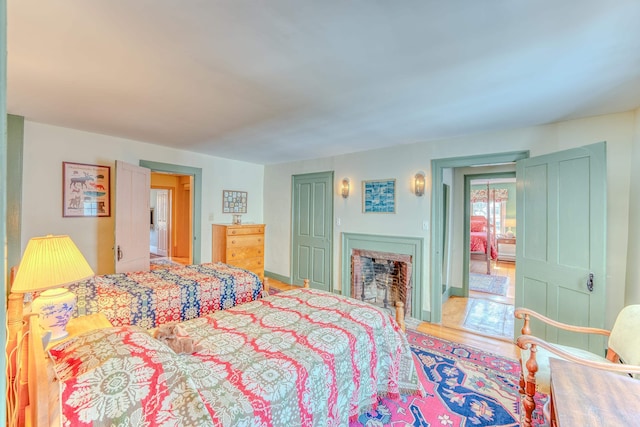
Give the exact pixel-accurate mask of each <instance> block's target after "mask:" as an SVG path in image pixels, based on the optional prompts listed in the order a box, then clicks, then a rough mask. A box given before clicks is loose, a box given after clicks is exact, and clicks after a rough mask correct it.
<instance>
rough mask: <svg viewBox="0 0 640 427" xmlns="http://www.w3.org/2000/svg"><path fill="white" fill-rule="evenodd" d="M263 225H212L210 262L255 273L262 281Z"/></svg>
mask: <svg viewBox="0 0 640 427" xmlns="http://www.w3.org/2000/svg"><path fill="white" fill-rule="evenodd" d="M264 227H265V225H264V224H242V225H232V224H213V225H212V226H211V261H212V262H224V263H227V264H229V265H233V266H236V267H240V268H244V269H246V270H249V271H252V272H254V273H256V274H257V275H258V276H259V277H260V280H264Z"/></svg>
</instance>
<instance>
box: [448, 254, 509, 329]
mask: <svg viewBox="0 0 640 427" xmlns="http://www.w3.org/2000/svg"><path fill="white" fill-rule="evenodd" d="M470 270H471V272H472V273H480V274H482V273H483V272H484V271H485V270H486V264H485V263H484V261H475V260H471V261H470ZM491 271H492V272H493V273H494V275H497V276H505V277H507V291H506V295H505V296H502V295H494V294H490V293H485V292H474V291H470V292H469V298H463V297H451V298H449V299H448V300H447V301H445V302H444V304H443V305H442V326H445V327H448V328H453V329H462V330H469V331H472V332H474V333H478V334H482V335H486V336H490V337H493V338H496V339H500V340H508V341H513V325H514V318H513V308H514V306H513V304H514V301H515V283H516V277H515V274H516V268H515V263H513V262H508V261H492V267H491Z"/></svg>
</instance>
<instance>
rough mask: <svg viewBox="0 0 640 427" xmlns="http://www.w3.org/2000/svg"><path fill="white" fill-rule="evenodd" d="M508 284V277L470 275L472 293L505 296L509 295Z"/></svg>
mask: <svg viewBox="0 0 640 427" xmlns="http://www.w3.org/2000/svg"><path fill="white" fill-rule="evenodd" d="M508 283H509V278H508V277H507V276H490V275H488V274H476V273H469V290H470V291H476V292H485V293H487V294H494V295H502V296H505V295H506V294H507V284H508Z"/></svg>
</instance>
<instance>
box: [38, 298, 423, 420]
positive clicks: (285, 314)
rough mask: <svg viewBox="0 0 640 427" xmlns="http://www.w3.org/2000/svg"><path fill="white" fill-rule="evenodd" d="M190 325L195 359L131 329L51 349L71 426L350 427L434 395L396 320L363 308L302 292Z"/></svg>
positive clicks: (65, 415)
mask: <svg viewBox="0 0 640 427" xmlns="http://www.w3.org/2000/svg"><path fill="white" fill-rule="evenodd" d="M182 325H183V326H184V328H185V329H186V330H187V332H188V333H189V335H190V336H191V337H192V338H194V339H195V340H196V342H197V343H198V345H199V346H200V350H198V351H197V352H196V353H194V354H189V355H186V354H176V353H174V352H173V351H172V350H171V349H169V347H167V346H166V345H165V344H164V343H162V342H160V341H158V340H155V339H154V338H152V337H151V336H150V335H149V334H148V333H147V332H146V331H145V330H142V329H140V328H136V327H132V326H128V327H115V328H108V329H102V330H96V331H92V332H89V333H87V334H84V335H80V336H79V337H76V338H72V339H71V340H69V341H67V342H65V343H62V344H59V345H58V346H57V347H55V348H54V349H52V350H51V354H52V357H53V360H54V361H55V368H56V373H57V376H58V378H59V380H60V382H59V387H60V394H61V396H62V399H61V400H62V402H61V408H62V413H61V418H62V420H63V425H65V426H82V425H108V426H111V425H139V426H142V425H147V426H151V425H168V426H169V425H170V426H180V425H182V426H287V427H288V426H319V427H320V426H322V427H325V426H345V425H347V424H348V421H349V419H354V418H355V417H357V415H358V414H360V413H362V412H363V411H366V410H368V409H371V408H373V407H375V406H376V404H377V398H378V397H379V396H389V397H391V398H398V397H399V395H400V394H420V395H422V394H423V393H424V391H423V390H422V388H421V387H422V386H421V385H420V382H419V381H418V376H417V373H416V369H415V365H414V360H413V356H412V353H411V351H410V348H409V344H408V342H407V339H406V337H405V335H404V334H403V333H402V331H401V330H400V329H399V327H398V325H397V323H396V322H395V320H393V319H392V317H391V316H390V315H389V314H387V313H386V312H384V311H383V310H381V309H379V308H377V307H375V306H372V305H369V304H367V303H364V302H361V301H357V300H354V299H350V298H346V297H342V296H339V295H334V294H331V293H327V292H323V291H318V290H309V289H301V290H291V291H287V292H282V293H279V294H277V295H273V296H270V297H267V298H263V299H260V300H257V301H254V302H250V303H247V304H243V305H240V306H236V307H233V308H231V309H229V310H224V311H218V312H216V313H212V314H210V315H207V316H204V317H201V318H198V319H193V320H189V321H186V322H184V323H182Z"/></svg>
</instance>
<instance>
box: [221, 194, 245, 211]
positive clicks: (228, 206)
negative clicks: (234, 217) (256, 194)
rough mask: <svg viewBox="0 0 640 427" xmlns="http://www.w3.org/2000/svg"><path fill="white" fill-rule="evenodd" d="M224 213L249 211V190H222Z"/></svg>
mask: <svg viewBox="0 0 640 427" xmlns="http://www.w3.org/2000/svg"><path fill="white" fill-rule="evenodd" d="M222 213H230V214H241V213H247V192H246V191H234V190H222Z"/></svg>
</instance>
